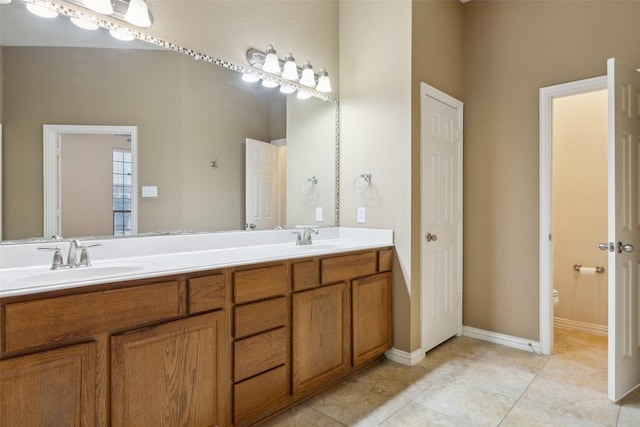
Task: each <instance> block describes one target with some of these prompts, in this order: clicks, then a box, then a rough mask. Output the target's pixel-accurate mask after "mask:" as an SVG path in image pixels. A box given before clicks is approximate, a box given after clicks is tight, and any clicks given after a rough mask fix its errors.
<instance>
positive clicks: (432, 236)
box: [424, 233, 438, 242]
mask: <svg viewBox="0 0 640 427" xmlns="http://www.w3.org/2000/svg"><path fill="white" fill-rule="evenodd" d="M424 238H425V239H427V242H435V241H436V240H438V236H436V235H435V234H431V233H427V235H426V236H424Z"/></svg>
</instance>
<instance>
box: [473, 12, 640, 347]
mask: <svg viewBox="0 0 640 427" xmlns="http://www.w3.org/2000/svg"><path fill="white" fill-rule="evenodd" d="M639 16H640V2H633V1H514V2H504V1H477V0H474V1H471V2H469V3H466V4H465V5H464V46H465V47H464V61H463V68H464V102H465V127H464V145H465V153H464V156H465V166H464V185H465V190H464V211H465V223H464V224H465V225H464V243H465V251H464V257H465V261H464V324H465V325H469V326H473V327H476V328H481V329H486V330H489V331H495V332H499V333H504V334H507V335H512V336H516V337H522V338H526V339H532V340H538V339H539V328H538V325H539V297H538V292H539V274H538V269H539V257H538V250H539V245H538V227H539V218H538V211H539V201H538V199H539V185H538V179H539V175H538V166H539V162H538V146H539V143H538V137H539V136H538V123H539V118H538V94H539V88H541V87H544V86H549V85H552V84H558V83H563V82H568V81H574V80H579V79H583V78H587V77H593V76H599V75H603V74H605V73H606V59H607V58H609V57H614V56H615V57H617V58H618V59H620V60H623V61H624V62H627V63H629V64H631V65H633V66H636V67H640V49H639V44H638V43H639V40H640V25H638V17H639Z"/></svg>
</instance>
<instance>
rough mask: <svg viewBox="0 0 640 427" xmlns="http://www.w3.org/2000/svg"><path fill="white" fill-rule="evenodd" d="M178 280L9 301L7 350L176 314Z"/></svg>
mask: <svg viewBox="0 0 640 427" xmlns="http://www.w3.org/2000/svg"><path fill="white" fill-rule="evenodd" d="M180 302H181V298H180V290H179V284H178V282H175V281H172V282H166V283H158V284H153V285H145V286H136V287H131V288H125V289H116V290H112V291H103V292H94V293H86V294H79V295H70V296H64V297H57V298H46V299H41V300H35V301H26V302H17V303H12V304H7V305H6V306H5V316H6V318H5V327H6V351H7V352H11V351H18V350H23V349H26V348H31V347H38V346H42V345H46V344H54V343H64V342H72V341H78V340H80V339H82V338H88V337H91V336H93V335H95V334H98V333H101V332H105V331H109V330H115V329H119V328H125V327H131V326H136V325H142V324H145V323H151V322H155V321H160V320H165V319H170V318H174V317H177V316H178V315H179V314H180Z"/></svg>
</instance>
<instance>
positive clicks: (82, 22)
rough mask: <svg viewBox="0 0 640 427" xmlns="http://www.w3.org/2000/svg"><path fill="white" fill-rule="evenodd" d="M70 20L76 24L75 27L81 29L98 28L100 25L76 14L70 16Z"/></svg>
mask: <svg viewBox="0 0 640 427" xmlns="http://www.w3.org/2000/svg"><path fill="white" fill-rule="evenodd" d="M71 22H73V24H74V25H76V26H77V27H80V28H82V29H83V30H91V31H93V30H97V29H98V28H100V26H99V25H98V24H96V23H95V22H91V21H89V20H87V19H82V18H78V17H76V16H72V17H71Z"/></svg>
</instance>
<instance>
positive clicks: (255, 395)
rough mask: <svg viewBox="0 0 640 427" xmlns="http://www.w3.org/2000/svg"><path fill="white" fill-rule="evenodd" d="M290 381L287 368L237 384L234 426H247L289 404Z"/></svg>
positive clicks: (280, 368) (277, 369)
mask: <svg viewBox="0 0 640 427" xmlns="http://www.w3.org/2000/svg"><path fill="white" fill-rule="evenodd" d="M288 395H289V381H288V378H287V368H286V366H280V367H279V368H276V369H273V370H271V371H269V372H265V373H264V374H262V375H258V376H257V377H253V378H251V379H249V380H246V381H243V382H241V383H240V384H236V385H235V387H234V405H233V408H234V409H233V413H234V424H235V425H236V426H245V425H248V424H251V423H252V422H253V421H257V420H259V419H260V418H263V417H264V416H265V415H268V414H269V413H270V412H272V411H274V410H276V409H278V408H279V407H282V406H283V405H284V404H286V403H287V399H288Z"/></svg>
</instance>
